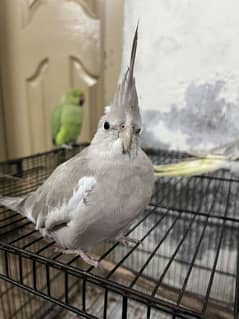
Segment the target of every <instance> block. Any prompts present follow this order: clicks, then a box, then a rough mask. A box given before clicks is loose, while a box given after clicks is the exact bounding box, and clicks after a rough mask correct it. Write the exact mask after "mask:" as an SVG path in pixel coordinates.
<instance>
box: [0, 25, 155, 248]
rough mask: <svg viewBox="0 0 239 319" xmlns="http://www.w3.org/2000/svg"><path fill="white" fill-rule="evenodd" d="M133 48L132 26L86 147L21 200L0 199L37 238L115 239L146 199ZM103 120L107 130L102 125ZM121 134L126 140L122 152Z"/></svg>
mask: <svg viewBox="0 0 239 319" xmlns="http://www.w3.org/2000/svg"><path fill="white" fill-rule="evenodd" d="M136 49H137V29H136V32H135V36H134V40H133V45H132V52H131V60H130V66H129V69H128V70H127V72H126V74H125V76H124V77H123V79H122V83H121V85H120V86H119V89H118V91H117V93H116V97H115V99H114V102H113V104H112V106H111V111H110V112H109V113H107V114H105V115H103V117H102V118H101V120H100V122H99V126H98V130H97V132H96V134H95V137H94V138H93V140H92V142H91V144H90V146H89V147H88V148H86V149H84V150H83V151H82V152H81V153H79V154H77V155H76V156H75V157H73V158H72V159H70V160H69V161H67V162H65V163H63V164H62V165H60V166H58V167H57V168H56V169H55V171H54V172H53V173H52V175H51V176H50V177H49V178H48V179H47V180H46V181H45V183H44V184H43V185H42V186H41V187H39V188H38V189H37V190H36V191H35V192H32V193H30V194H29V195H28V196H27V197H26V198H21V199H18V198H13V199H12V200H11V199H10V198H8V199H4V198H0V203H2V204H3V205H6V206H8V207H10V208H12V209H14V210H17V211H19V212H21V213H22V214H23V215H24V216H27V217H28V218H29V219H30V220H31V221H33V222H34V223H35V224H36V228H37V229H39V230H40V232H41V233H42V235H43V236H45V237H46V238H51V239H53V240H55V241H56V243H57V244H58V246H60V247H62V248H64V249H71V250H73V249H74V250H76V249H83V250H90V249H92V248H94V247H95V245H96V244H97V243H99V242H101V241H103V240H105V239H114V238H116V237H118V236H119V235H120V234H122V233H124V232H125V230H126V229H128V226H129V224H130V223H131V222H132V221H133V220H134V219H135V218H136V217H137V216H138V215H139V214H140V213H142V212H143V211H144V208H145V207H146V205H147V204H148V202H149V200H150V198H151V195H152V190H153V183H154V176H153V167H152V163H151V161H150V160H149V158H148V157H147V156H146V154H145V153H144V152H143V151H142V149H141V148H140V147H139V143H138V139H139V136H138V134H137V133H136V132H137V130H138V127H140V125H141V117H140V111H139V106H138V97H137V91H136V86H135V78H134V74H133V71H134V64H135V57H136ZM105 121H108V122H109V123H110V129H107V130H106V129H105V128H104V122H105ZM122 123H123V124H124V125H122ZM129 134H130V135H129ZM126 138H127V139H129V138H130V143H128V144H127V145H128V152H127V153H125V152H124V147H123V146H124V145H125V139H126Z"/></svg>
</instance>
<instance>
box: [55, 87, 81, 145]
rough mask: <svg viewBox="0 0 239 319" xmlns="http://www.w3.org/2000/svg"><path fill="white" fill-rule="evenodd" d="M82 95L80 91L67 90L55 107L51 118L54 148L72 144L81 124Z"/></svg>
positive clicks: (75, 139)
mask: <svg viewBox="0 0 239 319" xmlns="http://www.w3.org/2000/svg"><path fill="white" fill-rule="evenodd" d="M84 103H85V99H84V94H83V92H82V91H81V90H80V89H72V90H69V91H68V92H67V93H66V94H65V95H64V96H63V97H62V98H61V100H60V102H59V104H57V105H56V107H55V109H54V111H53V113H52V118H51V132H52V142H53V144H54V145H56V146H66V145H70V144H74V143H76V141H77V138H78V136H79V135H80V132H81V127H82V123H83V114H84V111H83V106H84Z"/></svg>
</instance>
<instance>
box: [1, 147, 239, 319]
mask: <svg viewBox="0 0 239 319" xmlns="http://www.w3.org/2000/svg"><path fill="white" fill-rule="evenodd" d="M83 147H84V146H75V147H74V148H73V149H72V150H63V149H58V150H54V151H51V152H47V153H44V154H38V155H34V156H31V157H27V158H24V159H19V160H14V161H9V162H5V163H1V164H0V172H1V174H7V175H12V176H16V177H18V179H5V178H3V177H2V178H1V183H0V194H2V195H14V196H16V195H21V194H26V193H28V192H30V191H33V190H34V189H36V188H37V187H38V186H39V185H41V184H42V182H43V181H44V180H45V179H46V178H47V176H49V175H50V173H51V172H52V171H53V170H54V168H55V167H56V166H57V165H59V164H60V163H62V162H64V161H65V160H67V159H68V158H70V157H72V156H73V155H74V154H76V153H78V152H79V151H80V150H81V149H82V148H83ZM147 152H148V154H149V155H150V157H151V158H152V161H153V162H154V163H168V162H174V161H177V160H179V159H180V158H183V157H184V156H185V154H180V153H176V152H167V151H153V150H148V151H147ZM238 190H239V183H238V180H237V179H236V178H235V177H233V176H231V175H230V174H229V173H227V172H223V171H218V172H217V173H214V174H207V175H203V176H197V177H188V178H160V179H157V180H156V182H155V190H154V195H153V197H152V200H151V202H150V204H149V206H148V207H147V209H146V210H145V212H144V214H143V215H142V216H141V217H140V218H139V219H138V220H136V221H135V223H134V225H132V227H131V228H130V230H129V235H130V237H132V238H136V239H139V240H140V242H139V243H137V244H135V245H133V246H132V247H125V246H122V245H121V244H119V243H116V242H105V243H103V244H100V245H99V246H98V247H96V253H97V254H98V255H100V256H101V257H100V258H101V264H102V267H103V269H94V268H93V267H89V266H88V265H86V264H85V263H83V262H82V261H81V259H80V257H79V256H74V255H63V254H61V253H59V252H56V251H55V250H54V243H53V242H47V241H45V240H44V239H43V238H42V237H41V235H40V233H39V232H37V231H36V230H35V229H34V225H33V224H32V223H31V222H29V221H28V220H27V219H26V218H23V217H22V216H20V215H19V214H17V213H15V212H13V211H11V210H7V209H6V208H3V207H2V208H0V281H1V284H0V305H1V307H0V318H3V319H10V318H24V319H26V318H68V317H69V318H71V317H72V318H73V317H74V316H75V315H78V316H80V317H82V318H147V319H149V318H160V319H162V318H219V319H220V318H222V319H223V318H224V319H225V318H226V319H229V318H237V316H238V312H239V304H238V301H239V297H238V295H239V293H238V290H239V285H238V278H239V265H238V251H239V240H238V239H239V218H238V216H237V211H238V205H239V201H238V199H237V195H238ZM63 310H64V311H63Z"/></svg>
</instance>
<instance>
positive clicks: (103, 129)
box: [92, 27, 141, 154]
mask: <svg viewBox="0 0 239 319" xmlns="http://www.w3.org/2000/svg"><path fill="white" fill-rule="evenodd" d="M137 38H138V27H137V29H136V32H135V35H134V39H133V45H132V50H131V59H130V66H129V68H128V69H127V71H126V73H125V74H124V76H123V78H122V81H121V83H120V84H119V86H118V88H117V92H116V95H115V97H114V100H113V103H112V105H111V106H108V107H106V111H105V114H104V115H103V117H102V118H101V120H100V122H99V126H98V130H97V132H96V135H95V137H94V139H93V141H92V142H93V143H104V144H106V145H107V148H108V149H110V151H111V152H116V153H122V154H131V151H132V150H137V147H138V138H139V133H140V131H141V116H140V111H139V106H138V96H137V91H136V86H135V78H134V62H135V56H136V49H137Z"/></svg>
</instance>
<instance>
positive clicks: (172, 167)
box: [154, 155, 225, 177]
mask: <svg viewBox="0 0 239 319" xmlns="http://www.w3.org/2000/svg"><path fill="white" fill-rule="evenodd" d="M224 164H225V157H223V156H214V155H207V156H206V157H205V158H199V159H198V158H188V159H185V160H183V161H182V162H179V163H176V164H167V165H155V166H154V174H155V175H156V176H164V177H176V176H194V175H200V174H204V173H208V172H213V171H215V170H217V169H219V168H222V167H223V166H224Z"/></svg>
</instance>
